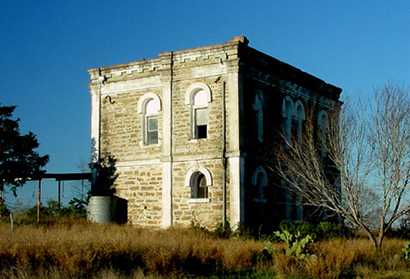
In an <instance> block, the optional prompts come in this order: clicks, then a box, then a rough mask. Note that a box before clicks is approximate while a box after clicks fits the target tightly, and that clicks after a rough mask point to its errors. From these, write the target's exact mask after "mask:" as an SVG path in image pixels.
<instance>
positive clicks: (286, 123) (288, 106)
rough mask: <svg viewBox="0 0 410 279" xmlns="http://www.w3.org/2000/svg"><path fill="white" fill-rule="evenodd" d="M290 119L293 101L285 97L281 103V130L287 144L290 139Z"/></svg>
mask: <svg viewBox="0 0 410 279" xmlns="http://www.w3.org/2000/svg"><path fill="white" fill-rule="evenodd" d="M292 118H293V101H292V99H291V98H290V97H289V96H286V97H285V98H284V99H283V103H282V119H283V121H282V130H283V136H284V138H285V140H286V141H287V142H290V140H291V137H292Z"/></svg>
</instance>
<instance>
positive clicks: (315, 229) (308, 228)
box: [279, 221, 352, 240]
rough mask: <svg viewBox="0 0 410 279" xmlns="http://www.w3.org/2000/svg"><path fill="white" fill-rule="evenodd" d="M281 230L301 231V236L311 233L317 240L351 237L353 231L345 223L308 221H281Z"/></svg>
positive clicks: (292, 232)
mask: <svg viewBox="0 0 410 279" xmlns="http://www.w3.org/2000/svg"><path fill="white" fill-rule="evenodd" d="M279 230H281V231H283V230H287V231H289V232H290V233H291V234H296V233H298V232H299V233H300V235H301V236H307V235H311V236H312V237H313V238H314V239H315V240H326V239H332V238H336V237H350V236H351V235H352V233H351V231H350V230H349V229H348V228H347V227H346V226H344V225H343V224H337V223H331V222H320V223H318V224H313V223H307V222H287V221H285V222H281V223H280V225H279Z"/></svg>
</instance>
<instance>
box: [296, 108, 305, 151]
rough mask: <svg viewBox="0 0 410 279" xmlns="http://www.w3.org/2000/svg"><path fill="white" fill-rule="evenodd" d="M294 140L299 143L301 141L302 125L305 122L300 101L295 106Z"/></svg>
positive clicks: (303, 110)
mask: <svg viewBox="0 0 410 279" xmlns="http://www.w3.org/2000/svg"><path fill="white" fill-rule="evenodd" d="M295 120H296V139H297V141H298V142H299V143H300V142H301V140H302V132H303V123H304V121H305V109H304V107H303V104H302V102H301V101H297V102H296V105H295Z"/></svg>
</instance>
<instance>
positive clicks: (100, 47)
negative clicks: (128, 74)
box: [0, 0, 410, 200]
mask: <svg viewBox="0 0 410 279" xmlns="http://www.w3.org/2000/svg"><path fill="white" fill-rule="evenodd" d="M1 4H2V5H1V9H0V66H1V74H0V103H2V104H15V105H17V106H18V107H17V109H16V116H17V117H19V118H21V125H22V129H23V131H27V130H31V131H33V132H34V133H35V134H37V136H38V139H39V142H40V149H39V151H40V152H41V153H43V154H44V153H45V154H49V155H50V162H49V164H48V165H47V170H48V171H49V172H74V171H79V165H85V164H86V163H87V162H88V160H89V149H90V148H89V143H90V98H89V93H88V73H87V69H88V68H91V67H96V66H102V65H111V64H116V63H126V62H129V61H133V60H139V59H142V58H145V57H154V56H156V55H157V54H158V53H159V52H161V51H169V50H177V49H183V48H190V47H195V46H202V45H208V44H215V43H221V42H225V41H227V40H229V39H230V38H231V37H233V36H234V35H238V34H244V35H246V36H247V37H248V39H249V40H250V45H251V46H252V47H254V48H257V49H259V50H261V51H263V52H266V53H268V54H269V55H271V56H274V57H276V58H278V59H280V60H282V61H285V62H287V63H289V64H292V65H294V66H296V67H298V68H301V69H303V70H304V71H307V72H309V73H311V74H313V75H316V76H318V77H319V78H322V79H324V80H326V81H327V82H330V83H333V84H335V85H337V86H339V87H342V88H343V92H344V93H343V94H344V97H346V96H348V97H351V98H356V97H358V96H362V97H369V96H371V93H372V91H373V89H374V88H375V87H380V86H382V85H383V84H384V83H386V82H387V81H390V82H395V83H399V84H402V85H410V2H409V1H406V0H402V1H400V0H397V1H377V0H376V1H370V0H363V1H353V0H346V1H325V0H317V1H308V0H301V1H282V0H275V1H268V0H266V1H256V0H255V1H223V0H220V1H194V0H191V1H177V0H175V1H154V0H151V1H103V0H99V1H96V0H95V1H94V0H93V1H88V0H82V1H80V0H66V1H63V0H42V1H34V0H3V1H2V3H1ZM32 186H33V185H27V187H25V189H24V191H22V192H21V196H22V197H26V200H30V199H32V193H33V187H32ZM46 188H47V189H46V194H49V196H50V197H51V196H53V195H54V192H53V191H52V190H50V189H52V188H53V187H52V186H50V187H46ZM67 196H68V195H67ZM46 198H47V197H46Z"/></svg>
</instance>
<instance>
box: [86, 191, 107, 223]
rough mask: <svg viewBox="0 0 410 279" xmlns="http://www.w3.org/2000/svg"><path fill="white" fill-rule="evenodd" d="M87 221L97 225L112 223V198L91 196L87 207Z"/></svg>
mask: <svg viewBox="0 0 410 279" xmlns="http://www.w3.org/2000/svg"><path fill="white" fill-rule="evenodd" d="M87 220H89V221H90V222H93V223H97V224H108V223H112V222H113V218H112V197H111V196H91V197H90V200H89V202H88V207H87Z"/></svg>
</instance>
